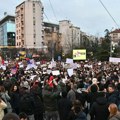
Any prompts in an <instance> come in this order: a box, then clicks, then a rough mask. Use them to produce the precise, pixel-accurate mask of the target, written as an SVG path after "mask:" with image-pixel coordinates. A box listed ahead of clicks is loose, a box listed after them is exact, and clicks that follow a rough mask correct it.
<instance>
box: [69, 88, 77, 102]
mask: <svg viewBox="0 0 120 120" xmlns="http://www.w3.org/2000/svg"><path fill="white" fill-rule="evenodd" d="M67 98H68V99H69V100H70V101H71V102H72V103H73V102H74V101H75V100H76V93H75V91H74V90H73V89H70V90H69V92H68V94H67Z"/></svg>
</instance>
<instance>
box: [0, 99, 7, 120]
mask: <svg viewBox="0 0 120 120" xmlns="http://www.w3.org/2000/svg"><path fill="white" fill-rule="evenodd" d="M5 108H7V104H6V103H5V102H4V101H3V100H2V99H1V98H0V120H2V118H3V117H4V109H5Z"/></svg>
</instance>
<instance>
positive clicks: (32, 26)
mask: <svg viewBox="0 0 120 120" xmlns="http://www.w3.org/2000/svg"><path fill="white" fill-rule="evenodd" d="M15 22H16V47H17V48H40V49H41V48H42V47H43V44H42V43H43V5H42V3H41V1H40V0H26V1H24V2H23V3H21V4H20V5H18V6H17V7H16V17H15Z"/></svg>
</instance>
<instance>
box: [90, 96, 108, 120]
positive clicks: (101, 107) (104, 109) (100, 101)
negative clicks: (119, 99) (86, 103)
mask: <svg viewBox="0 0 120 120" xmlns="http://www.w3.org/2000/svg"><path fill="white" fill-rule="evenodd" d="M90 115H91V118H92V119H94V120H107V119H108V116H109V111H108V103H107V99H106V98H105V97H99V98H97V99H96V102H94V103H93V105H92V107H91V109H90ZM92 119H91V120H92Z"/></svg>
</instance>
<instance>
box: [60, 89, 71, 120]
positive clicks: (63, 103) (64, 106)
mask: <svg viewBox="0 0 120 120" xmlns="http://www.w3.org/2000/svg"><path fill="white" fill-rule="evenodd" d="M71 107H72V102H71V101H70V100H69V99H68V98H67V92H66V91H63V92H62V93H61V99H60V100H59V101H58V111H59V116H60V120H67V117H68V115H69V113H70V110H71Z"/></svg>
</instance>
